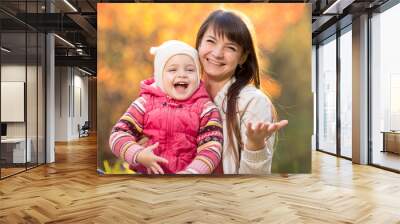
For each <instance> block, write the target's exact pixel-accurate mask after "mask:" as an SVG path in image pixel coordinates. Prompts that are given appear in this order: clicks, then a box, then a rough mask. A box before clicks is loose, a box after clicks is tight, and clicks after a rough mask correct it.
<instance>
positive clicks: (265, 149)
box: [97, 3, 313, 175]
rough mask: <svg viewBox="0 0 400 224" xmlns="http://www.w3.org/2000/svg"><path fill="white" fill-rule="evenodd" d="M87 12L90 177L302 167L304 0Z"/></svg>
mask: <svg viewBox="0 0 400 224" xmlns="http://www.w3.org/2000/svg"><path fill="white" fill-rule="evenodd" d="M97 8H98V16H97V18H98V23H97V26H98V40H97V41H98V45H97V46H98V49H97V51H98V76H97V82H98V90H97V91H98V95H97V97H98V108H97V116H98V120H97V125H98V133H97V138H98V156H97V158H98V162H97V170H98V172H99V173H100V174H139V175H225V174H256V175H268V174H271V173H310V172H311V139H312V133H313V94H312V91H311V90H312V88H311V85H312V84H311V41H310V40H311V23H310V21H311V6H310V5H309V4H304V3H293V4H287V3H285V4H277V3H274V4H272V3H229V4H228V3H207V4H206V3H168V4H166V3H163V4H157V3H129V4H111V3H100V4H98V6H97Z"/></svg>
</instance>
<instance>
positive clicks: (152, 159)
mask: <svg viewBox="0 0 400 224" xmlns="http://www.w3.org/2000/svg"><path fill="white" fill-rule="evenodd" d="M158 144H159V143H158V142H157V143H155V144H153V145H150V146H147V147H145V148H144V149H142V151H140V152H139V154H138V155H137V157H136V162H138V163H140V164H142V165H143V166H145V167H146V168H147V173H149V174H150V173H154V174H164V170H163V169H162V168H161V166H160V165H159V164H158V162H160V163H168V160H166V159H164V158H162V157H159V156H156V155H154V153H153V150H154V149H156V148H157V147H158Z"/></svg>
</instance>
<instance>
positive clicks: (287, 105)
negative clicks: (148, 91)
mask: <svg viewBox="0 0 400 224" xmlns="http://www.w3.org/2000/svg"><path fill="white" fill-rule="evenodd" d="M97 8H98V15H97V18H98V23H97V24H98V44H97V46H98V48H97V50H98V60H97V61H98V96H97V97H98V121H97V122H98V133H97V136H98V170H99V171H100V172H104V173H129V171H127V164H125V163H124V162H122V161H120V160H118V159H117V158H116V157H115V156H114V155H113V154H112V153H111V151H110V149H109V146H108V137H109V134H110V131H111V128H112V126H113V125H114V124H115V122H116V121H117V120H118V119H119V118H120V117H121V115H122V114H123V113H124V112H125V110H126V109H127V108H128V106H129V105H130V104H131V102H132V101H133V100H134V99H135V98H137V97H138V91H139V83H140V81H141V80H143V79H147V78H150V77H151V76H152V71H153V56H152V55H150V53H149V49H150V47H152V46H158V45H160V44H161V43H163V42H164V41H166V40H170V39H177V40H182V41H185V42H187V43H189V44H191V45H192V46H194V43H195V38H196V34H197V31H198V29H199V27H200V25H201V23H202V22H203V21H204V20H205V18H206V17H207V16H208V15H209V14H210V12H212V11H214V10H216V9H219V8H224V9H234V10H239V11H241V12H243V13H244V14H245V15H247V16H248V17H249V18H250V20H251V21H252V22H253V24H254V27H255V31H256V35H257V37H256V38H257V40H258V47H259V51H260V60H261V65H262V77H261V79H262V89H263V90H264V91H265V92H266V93H267V94H268V95H269V96H270V97H271V99H272V100H273V103H274V105H275V107H276V108H277V111H278V114H279V117H280V119H288V120H289V125H288V126H287V127H286V128H285V129H284V130H283V131H281V132H280V133H279V142H278V145H277V149H276V151H275V154H274V158H273V163H272V172H273V173H309V172H310V171H311V135H312V128H313V120H312V119H313V117H312V113H313V104H312V101H313V98H312V93H311V23H310V21H311V9H310V5H308V4H301V3H300V4H299V3H296V4H270V3H241V4H234V3H232V4H221V3H213V4H205V3H201V4H186V3H185V4H183V3H178V4H177V3H169V4H165V3H163V4H155V3H129V4H110V3H108V4H107V3H100V4H98V6H97Z"/></svg>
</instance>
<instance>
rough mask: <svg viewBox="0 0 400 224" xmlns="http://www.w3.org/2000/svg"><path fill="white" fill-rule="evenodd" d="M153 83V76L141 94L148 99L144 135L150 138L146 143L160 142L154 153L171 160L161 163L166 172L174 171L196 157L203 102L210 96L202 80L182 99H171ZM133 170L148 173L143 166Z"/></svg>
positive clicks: (181, 168) (182, 167)
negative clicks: (195, 88) (193, 90)
mask: <svg viewBox="0 0 400 224" xmlns="http://www.w3.org/2000/svg"><path fill="white" fill-rule="evenodd" d="M153 83H154V80H153V79H149V80H144V81H142V83H141V86H140V87H141V91H140V96H142V97H144V98H145V100H146V106H145V109H146V113H145V115H144V128H143V134H144V135H145V136H147V137H149V139H150V140H149V142H148V143H147V145H151V144H154V143H156V142H159V146H158V148H157V149H155V150H154V151H153V152H154V154H155V155H157V156H161V157H163V158H165V159H167V160H168V161H169V163H168V164H162V163H159V164H160V166H161V167H162V169H163V170H164V172H165V173H166V174H172V173H176V172H179V171H181V170H184V169H185V168H186V166H188V165H189V164H190V163H191V162H192V160H193V159H194V157H195V156H196V149H197V139H196V138H197V133H198V131H199V127H200V115H201V112H202V109H203V105H204V103H205V102H207V101H209V100H211V99H210V97H209V96H208V94H207V92H206V89H205V87H204V84H203V83H202V82H201V83H200V87H199V88H198V89H197V90H196V91H195V92H194V93H193V95H192V96H191V97H190V98H188V99H186V100H183V101H177V100H175V99H172V98H170V97H169V96H167V95H166V94H165V93H164V92H163V91H162V90H161V89H160V88H158V87H156V86H155V85H152V84H153ZM133 169H134V170H136V171H139V172H141V173H147V172H146V168H145V167H144V166H142V165H138V166H136V167H134V168H133Z"/></svg>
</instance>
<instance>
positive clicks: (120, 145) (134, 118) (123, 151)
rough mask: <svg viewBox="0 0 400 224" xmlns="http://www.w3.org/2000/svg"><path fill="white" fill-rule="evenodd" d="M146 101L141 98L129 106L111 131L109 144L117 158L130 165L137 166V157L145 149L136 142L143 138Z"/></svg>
mask: <svg viewBox="0 0 400 224" xmlns="http://www.w3.org/2000/svg"><path fill="white" fill-rule="evenodd" d="M145 103H146V100H145V99H144V98H143V97H139V98H138V99H136V100H135V101H133V103H132V104H131V105H130V106H129V108H128V110H127V111H126V112H125V113H124V114H123V115H122V117H121V118H120V119H119V120H118V122H117V123H116V124H115V125H114V127H113V128H112V130H111V135H110V139H109V144H110V148H111V151H112V152H113V154H114V155H115V156H117V157H118V158H121V159H122V160H124V161H126V162H127V163H129V164H132V165H135V164H136V156H137V154H138V152H140V150H141V149H142V148H143V147H142V146H140V145H139V144H137V143H136V142H137V141H138V140H139V139H140V138H141V137H142V133H143V117H144V113H145Z"/></svg>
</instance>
